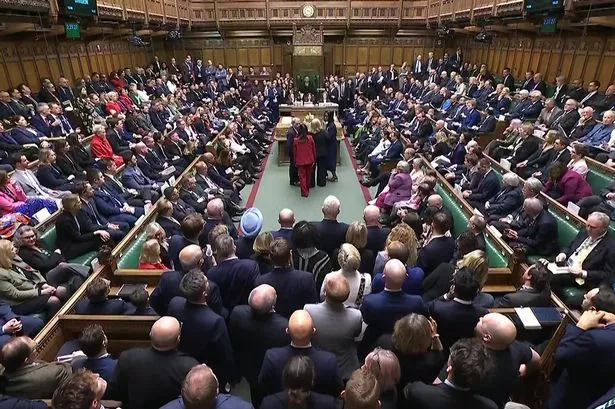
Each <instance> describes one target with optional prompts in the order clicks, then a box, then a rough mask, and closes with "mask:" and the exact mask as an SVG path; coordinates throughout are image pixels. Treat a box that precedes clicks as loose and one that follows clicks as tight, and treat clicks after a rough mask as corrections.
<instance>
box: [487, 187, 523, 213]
mask: <svg viewBox="0 0 615 409" xmlns="http://www.w3.org/2000/svg"><path fill="white" fill-rule="evenodd" d="M523 200H524V198H523V192H521V188H520V187H518V186H516V187H506V188H504V189H502V190H500V191H499V192H498V193H497V194H496V195H495V196H493V197H492V198H491V199H489V208H488V209H485V213H486V214H487V216H491V215H494V214H497V215H501V216H502V217H504V216H506V215H507V214H510V213H512V212H513V211H515V210H516V209H518V208H519V206H521V205H522V204H523Z"/></svg>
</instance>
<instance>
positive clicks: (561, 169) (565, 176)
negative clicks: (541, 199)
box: [543, 162, 593, 206]
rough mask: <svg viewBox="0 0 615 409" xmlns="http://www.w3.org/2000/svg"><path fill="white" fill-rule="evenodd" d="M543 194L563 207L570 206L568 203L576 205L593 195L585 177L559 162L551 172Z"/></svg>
mask: <svg viewBox="0 0 615 409" xmlns="http://www.w3.org/2000/svg"><path fill="white" fill-rule="evenodd" d="M543 192H544V193H546V194H548V195H549V196H551V197H552V198H553V199H555V200H557V201H558V202H559V203H561V204H562V205H563V206H568V202H573V203H576V202H578V201H579V200H581V199H583V198H584V197H588V196H591V195H592V194H593V193H592V188H591V186H590V185H589V183H587V181H586V180H585V179H584V178H583V176H581V175H580V174H578V173H577V172H575V171H574V170H572V169H568V168H567V167H566V165H565V164H563V163H559V162H558V163H556V164H554V165H553V166H552V167H551V169H550V170H549V180H548V181H547V183H546V184H545V187H544V189H543Z"/></svg>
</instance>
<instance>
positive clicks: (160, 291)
mask: <svg viewBox="0 0 615 409" xmlns="http://www.w3.org/2000/svg"><path fill="white" fill-rule="evenodd" d="M183 277H184V273H182V272H181V271H175V270H173V271H165V272H164V273H162V275H161V276H160V281H158V285H157V286H156V288H154V291H152V294H151V295H150V297H149V303H150V305H151V306H152V308H153V309H154V310H156V312H157V313H158V315H160V316H163V315H167V310H168V308H169V303H170V302H171V300H172V299H173V298H175V297H182V296H183V294H182V293H181V291H180V290H179V283H180V281H181V280H182V278H183ZM207 305H209V306H210V307H211V309H212V310H213V311H214V312H215V313H216V314H218V315H221V316H223V317H227V316H228V311H227V310H226V309H225V308H224V306H223V305H222V297H220V289H219V288H218V285H217V284H216V283H214V282H211V281H210V282H209V292H208V293H207Z"/></svg>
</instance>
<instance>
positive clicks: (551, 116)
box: [534, 98, 564, 131]
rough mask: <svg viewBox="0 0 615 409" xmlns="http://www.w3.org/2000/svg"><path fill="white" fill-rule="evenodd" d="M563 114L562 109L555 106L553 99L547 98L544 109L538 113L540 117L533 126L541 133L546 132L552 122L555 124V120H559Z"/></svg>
mask: <svg viewBox="0 0 615 409" xmlns="http://www.w3.org/2000/svg"><path fill="white" fill-rule="evenodd" d="M563 112H564V111H562V109H561V108H560V107H558V106H557V105H556V104H555V100H554V99H553V98H548V99H547V100H546V101H545V107H544V108H543V109H542V111H540V115H539V116H538V119H537V120H536V123H535V124H534V125H536V126H537V127H538V128H540V129H541V130H542V131H547V130H548V129H549V128H550V127H551V125H552V124H553V122H555V120H556V119H557V118H559V117H560V116H561V115H562V113H563Z"/></svg>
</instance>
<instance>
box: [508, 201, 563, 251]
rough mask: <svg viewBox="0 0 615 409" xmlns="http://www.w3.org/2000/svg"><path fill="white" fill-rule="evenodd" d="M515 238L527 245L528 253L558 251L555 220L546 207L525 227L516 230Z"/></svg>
mask: <svg viewBox="0 0 615 409" xmlns="http://www.w3.org/2000/svg"><path fill="white" fill-rule="evenodd" d="M517 234H518V236H519V237H517V239H516V240H515V241H516V242H518V243H521V244H524V245H526V246H527V247H528V253H530V254H539V255H545V256H551V255H554V254H557V253H558V251H559V244H558V239H557V237H558V236H557V220H555V217H553V215H552V214H551V213H550V212H549V211H548V210H546V209H544V210H542V211H541V212H540V214H539V215H538V217H537V218H536V219H534V220H531V221H530V223H529V225H528V226H527V227H524V228H522V229H520V230H518V231H517Z"/></svg>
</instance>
